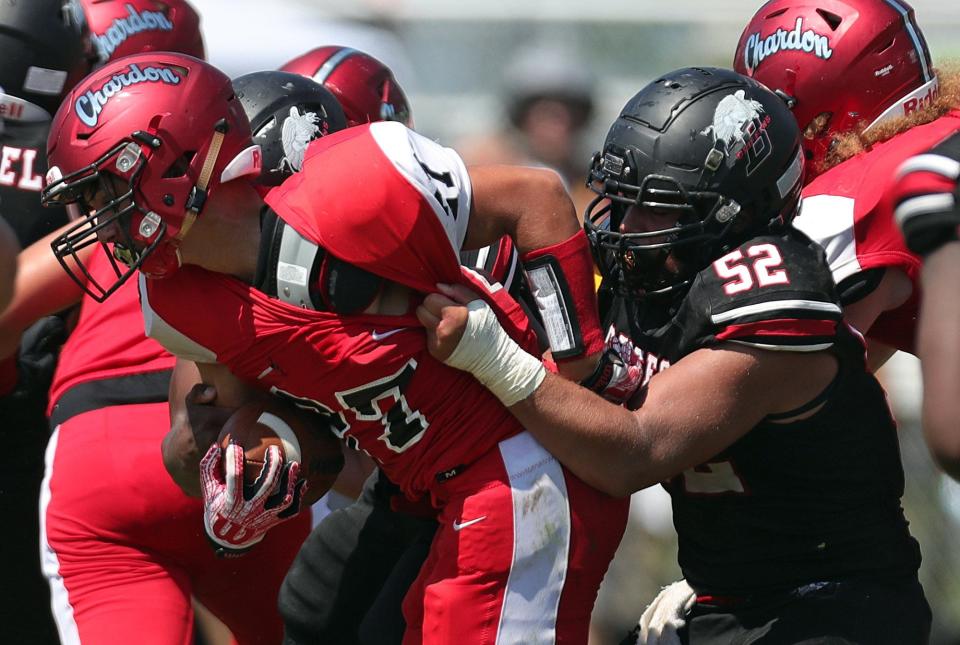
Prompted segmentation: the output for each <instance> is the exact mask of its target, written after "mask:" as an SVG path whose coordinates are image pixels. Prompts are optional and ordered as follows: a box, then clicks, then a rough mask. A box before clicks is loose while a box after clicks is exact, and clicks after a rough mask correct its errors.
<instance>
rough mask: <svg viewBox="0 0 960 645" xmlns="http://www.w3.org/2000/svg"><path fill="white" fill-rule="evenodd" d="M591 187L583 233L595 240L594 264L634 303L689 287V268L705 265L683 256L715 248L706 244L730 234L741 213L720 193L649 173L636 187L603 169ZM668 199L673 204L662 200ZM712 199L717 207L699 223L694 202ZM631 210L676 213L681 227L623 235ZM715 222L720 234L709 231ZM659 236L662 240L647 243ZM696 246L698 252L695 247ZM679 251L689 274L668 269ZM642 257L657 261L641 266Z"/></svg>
mask: <svg viewBox="0 0 960 645" xmlns="http://www.w3.org/2000/svg"><path fill="white" fill-rule="evenodd" d="M651 182H659V183H662V184H666V185H672V186H673V187H674V188H673V189H670V188H654V187H652V186H651V185H650V184H651ZM587 185H588V187H589V188H590V190H592V191H593V192H594V193H596V194H597V197H596V198H594V200H593V201H592V202H590V205H589V206H588V207H587V212H586V215H585V217H584V229H585V230H586V234H587V238H588V239H589V240H590V249H591V251H592V252H593V257H594V261H595V262H596V264H597V268H598V269H599V271H600V275H602V276H603V277H604V278H605V279H608V280H610V281H611V282H612V283H613V284H614V285H615V286H616V287H617V288H618V290H619V291H620V293H621V294H622V295H625V296H628V297H631V298H634V299H637V298H643V297H648V296H658V295H664V294H669V293H673V292H675V291H677V290H680V289H683V288H685V287H686V286H687V284H688V283H689V280H690V278H691V277H692V275H688V274H689V273H690V271H689V269H695V270H697V271H699V270H700V269H702V268H703V267H700V266H699V264H700V263H699V262H697V259H699V258H698V257H692V258H691V257H683V256H684V255H688V256H691V255H692V256H702V255H704V254H703V250H705V249H706V248H710V246H709V245H707V244H706V243H707V242H715V241H717V240H719V239H721V238H723V237H724V236H725V235H727V233H728V232H729V231H730V228H731V227H732V226H733V223H734V222H735V221H736V215H737V214H738V213H739V212H740V205H739V204H737V202H735V201H734V200H732V199H727V198H724V196H723V195H721V194H720V193H717V192H713V191H697V190H687V189H686V188H684V186H683V185H682V184H680V182H679V181H677V180H676V179H674V178H672V177H667V176H665V175H647V176H646V177H644V179H643V181H642V182H641V183H640V185H639V186H636V185H633V184H626V183H623V182H620V181H617V180H612V179H609V178H608V177H607V176H606V173H605V172H604V171H603V170H598V169H596V168H594V169H593V170H591V172H590V178H589V180H588V182H587ZM665 197H667V198H673V200H674V201H660V200H662V199H663V198H665ZM710 200H712V202H713V204H712V205H711V207H710V209H709V211H708V212H707V214H706V216H704V217H703V218H702V219H698V215H699V213H700V212H701V211H698V210H697V207H696V206H695V205H694V204H695V203H697V202H707V201H710ZM631 206H638V207H641V208H648V209H659V210H667V211H675V212H676V213H677V214H678V218H677V221H678V224H677V226H673V227H671V228H666V229H659V230H655V231H646V232H643V233H621V232H619V230H617V229H619V227H620V223H621V222H622V221H623V217H624V215H625V214H626V211H627V209H629V208H630V207H631ZM618 211H619V214H618ZM684 215H690V216H692V217H693V218H694V220H695V221H693V222H690V223H687V224H682V223H680V220H681V219H683V217H684ZM712 221H716V222H718V223H721V224H722V227H721V228H720V229H719V231H717V232H715V233H714V232H709V231H707V225H708V224H710V223H711V222H712ZM656 238H659V239H662V240H663V241H659V242H648V241H647V240H650V239H656ZM664 238H666V239H664ZM697 245H699V246H700V248H699V249H697V248H691V247H696V246H697ZM676 250H680V253H679V254H674V255H675V256H677V255H679V256H681V257H680V259H681V261H684V262H685V263H686V264H688V265H691V266H689V269H688V270H687V271H684V272H681V273H679V274H675V273H673V272H670V271H668V270H666V268H665V266H664V265H665V263H666V260H667V257H668V256H669V255H670V254H671V253H672V252H674V251H676ZM688 252H689V253H688ZM641 254H645V255H647V257H648V258H652V259H651V260H650V261H647V262H640V261H639V259H638V258H639V257H642V256H641ZM691 260H692V261H691Z"/></svg>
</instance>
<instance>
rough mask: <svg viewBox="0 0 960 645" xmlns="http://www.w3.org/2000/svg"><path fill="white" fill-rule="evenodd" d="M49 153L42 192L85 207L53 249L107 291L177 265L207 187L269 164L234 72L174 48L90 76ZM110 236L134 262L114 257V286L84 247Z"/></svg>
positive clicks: (98, 290)
mask: <svg viewBox="0 0 960 645" xmlns="http://www.w3.org/2000/svg"><path fill="white" fill-rule="evenodd" d="M47 156H48V159H49V164H50V170H49V171H48V173H47V186H46V188H44V190H43V193H42V195H41V198H42V201H43V203H44V204H51V203H67V204H71V203H73V204H77V205H78V206H79V209H80V212H81V214H82V215H83V217H81V218H80V219H79V221H77V222H76V223H75V224H74V225H73V226H72V227H71V228H70V229H68V230H67V232H66V233H64V234H63V235H61V236H60V237H59V238H57V239H56V240H54V242H53V248H54V253H55V254H56V256H57V258H58V259H59V260H60V263H61V264H62V265H63V266H64V268H65V269H66V270H67V272H68V273H70V274H71V276H72V277H74V279H76V280H78V282H79V283H80V284H81V286H84V287H85V289H86V290H87V292H88V293H89V294H90V295H91V296H93V297H94V298H95V299H97V300H103V299H105V298H106V297H107V296H109V295H110V294H111V293H113V291H115V290H116V288H117V287H118V286H119V285H120V284H122V283H123V281H125V280H126V279H128V278H129V277H130V276H131V275H132V274H133V272H134V270H136V269H138V268H139V269H140V270H141V271H143V272H144V273H145V274H146V275H148V276H150V277H164V276H167V275H169V274H170V273H172V272H173V271H175V270H176V269H177V268H178V267H179V266H180V260H179V257H178V252H177V251H178V248H179V246H180V241H181V239H182V238H183V237H184V235H186V233H187V232H188V230H189V228H190V226H191V225H192V224H193V222H194V220H195V218H196V217H197V216H198V215H200V213H201V212H202V210H203V207H204V204H205V202H206V200H207V198H208V196H209V195H210V194H213V193H214V192H215V191H216V190H217V188H218V187H219V186H220V184H221V183H224V182H227V181H230V180H231V179H235V178H237V177H241V176H248V175H257V174H259V172H260V150H259V147H258V146H254V145H251V134H250V123H249V121H248V120H247V117H246V115H245V113H244V111H243V106H242V105H241V104H240V101H239V100H238V99H237V97H236V95H235V94H234V89H233V86H232V84H231V83H230V79H229V78H228V77H227V76H226V75H225V74H223V73H222V72H220V71H219V70H218V69H216V68H215V67H213V66H211V65H209V64H207V63H205V62H203V61H201V60H199V59H196V58H193V57H191V56H187V55H185V54H173V53H169V52H157V53H147V54H137V55H134V56H128V57H126V58H123V59H120V60H117V61H112V62H110V63H107V64H106V65H105V66H104V67H103V68H101V69H100V70H98V71H97V72H94V73H93V74H91V75H90V76H88V77H87V78H86V79H84V80H83V81H82V82H81V83H80V84H79V85H78V86H77V87H76V88H74V90H73V91H72V92H71V93H70V94H69V95H68V96H67V98H66V99H65V100H64V102H63V105H61V107H60V109H59V111H58V112H57V114H56V116H55V117H54V120H53V124H52V126H51V129H50V136H49V139H48V141H47ZM98 233H99V237H98ZM111 236H112V237H113V238H114V239H112V240H109V239H108V240H107V241H112V242H113V246H114V248H113V257H114V258H116V259H118V260H120V261H121V262H123V263H124V264H126V265H127V267H128V268H127V270H126V271H123V270H122V269H121V268H120V267H119V266H118V265H116V263H115V264H114V269H115V270H116V274H117V278H118V281H117V282H116V283H114V284H113V285H111V286H106V287H105V286H103V285H99V284H97V283H96V281H94V280H92V278H91V276H90V275H89V272H88V271H87V270H86V268H85V267H84V266H83V263H82V262H81V261H80V259H79V257H78V256H77V251H79V250H80V249H82V248H84V247H86V246H88V245H90V244H94V243H96V242H98V240H99V238H100V237H106V238H109V237H111ZM68 258H69V259H70V262H68V261H67V260H68ZM78 271H79V272H81V273H83V274H84V278H85V279H79V278H80V276H79V274H78V273H77V272H78ZM88 283H89V287H88V286H87V285H88Z"/></svg>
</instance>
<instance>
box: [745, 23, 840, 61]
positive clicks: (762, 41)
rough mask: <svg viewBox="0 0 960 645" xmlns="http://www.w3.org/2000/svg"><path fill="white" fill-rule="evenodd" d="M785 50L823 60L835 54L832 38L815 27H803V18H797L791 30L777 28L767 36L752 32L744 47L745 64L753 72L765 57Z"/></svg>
mask: <svg viewBox="0 0 960 645" xmlns="http://www.w3.org/2000/svg"><path fill="white" fill-rule="evenodd" d="M785 50H793V51H803V52H806V53H808V54H813V55H814V56H816V57H817V58H822V59H823V60H828V59H829V58H830V57H831V56H833V50H832V49H830V39H829V38H828V37H826V36H824V35H823V34H819V33H817V32H816V31H814V30H813V29H803V18H797V24H796V26H795V27H794V28H793V29H791V30H790V31H786V30H784V29H777V30H776V31H775V32H773V33H772V34H770V35H769V36H767V37H766V38H764V37H762V36H761V35H760V33H759V32H757V33H755V34H750V37H749V38H747V44H746V46H745V47H744V48H743V64H744V65H745V66H746V68H747V70H749V71H750V73H753V71H754V70H755V69H757V66H759V65H760V63H761V62H762V61H763V59H764V58H766V57H768V56H773V55H774V54H776V53H777V52H779V51H785Z"/></svg>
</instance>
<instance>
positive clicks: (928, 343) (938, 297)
mask: <svg viewBox="0 0 960 645" xmlns="http://www.w3.org/2000/svg"><path fill="white" fill-rule="evenodd" d="M958 283H960V242H952V243H950V244H947V245H945V246H944V247H942V248H941V249H940V250H938V251H936V252H934V253H932V254H931V255H930V256H929V257H928V258H927V260H926V263H925V265H924V268H923V305H922V311H921V314H920V325H919V330H918V333H917V349H918V351H917V353H918V355H919V357H920V359H921V366H922V370H923V389H924V395H923V420H924V424H923V425H924V434H925V436H926V439H927V443H928V445H929V447H930V451H931V452H932V453H933V456H934V458H935V459H936V460H937V462H938V463H939V464H940V465H941V466H942V467H943V468H944V470H946V471H947V472H948V473H949V474H950V475H951V476H952V477H954V478H956V479H960V422H958V420H960V333H958V330H960V298H957V284H958Z"/></svg>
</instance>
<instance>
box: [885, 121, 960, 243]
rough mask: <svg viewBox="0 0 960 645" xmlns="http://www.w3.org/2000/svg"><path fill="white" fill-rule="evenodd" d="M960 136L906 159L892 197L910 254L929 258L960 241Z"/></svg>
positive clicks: (899, 170)
mask: <svg viewBox="0 0 960 645" xmlns="http://www.w3.org/2000/svg"><path fill="white" fill-rule="evenodd" d="M958 180H960V134H954V135H953V136H951V137H949V138H948V139H947V140H945V141H943V142H942V143H940V144H939V145H937V146H935V147H934V148H933V149H932V150H930V151H928V152H925V153H923V154H919V155H916V156H914V157H911V158H910V159H907V160H906V161H905V162H904V163H903V164H902V165H901V166H900V168H899V169H898V170H897V181H896V182H895V183H894V185H893V187H892V189H891V190H890V194H889V196H888V197H889V201H890V203H891V205H892V207H893V208H895V211H894V217H895V219H896V221H897V224H898V225H899V226H900V228H901V229H902V230H903V234H904V237H905V238H906V241H907V244H908V245H909V246H910V248H911V250H913V251H915V252H917V253H921V254H926V253H929V252H931V251H933V250H934V249H936V248H938V247H939V246H940V245H942V244H943V243H944V242H947V241H950V240H955V239H957V237H958V231H957V226H958V224H960V204H958V203H957V196H958V194H960V188H958V186H960V182H958Z"/></svg>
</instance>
